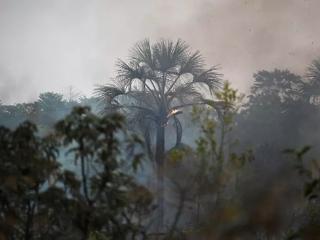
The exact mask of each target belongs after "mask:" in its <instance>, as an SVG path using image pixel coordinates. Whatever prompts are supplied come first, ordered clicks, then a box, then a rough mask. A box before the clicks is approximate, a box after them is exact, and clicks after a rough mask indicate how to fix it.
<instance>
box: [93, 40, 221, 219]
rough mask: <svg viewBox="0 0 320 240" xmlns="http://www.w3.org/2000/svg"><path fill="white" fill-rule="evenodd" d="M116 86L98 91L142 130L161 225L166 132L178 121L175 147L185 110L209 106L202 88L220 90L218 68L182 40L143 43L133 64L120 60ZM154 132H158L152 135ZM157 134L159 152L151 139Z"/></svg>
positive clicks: (134, 54)
mask: <svg viewBox="0 0 320 240" xmlns="http://www.w3.org/2000/svg"><path fill="white" fill-rule="evenodd" d="M117 67H118V71H117V76H116V78H115V79H114V81H113V84H107V85H104V86H100V87H98V88H97V95H98V96H99V98H100V99H101V100H103V101H104V102H105V103H107V109H108V110H110V109H122V110H123V111H125V112H126V114H127V116H128V117H129V118H131V121H132V123H133V124H135V126H140V127H141V128H142V131H143V134H144V137H145V139H146V143H147V147H148V152H149V155H150V157H151V158H152V159H153V160H154V161H155V166H156V170H157V179H158V193H159V199H158V200H159V203H158V204H159V208H160V222H163V215H164V212H163V211H164V209H163V208H164V206H163V191H164V190H163V173H162V171H163V166H164V154H165V139H166V138H165V128H166V126H167V124H168V121H169V120H171V119H172V120H173V121H174V126H175V131H176V145H178V144H179V143H180V142H181V137H182V126H181V123H180V121H179V118H178V117H177V114H179V113H181V112H182V111H181V109H182V108H185V107H188V106H192V105H195V104H203V103H205V101H204V99H203V94H202V92H201V91H200V90H199V87H205V88H206V89H208V90H209V91H210V92H211V93H212V92H213V91H214V90H216V89H218V88H219V86H220V74H218V73H217V71H216V67H211V68H208V69H207V68H205V67H204V61H203V58H202V56H201V54H200V53H199V51H195V52H192V51H191V50H190V47H189V46H188V45H187V44H186V43H185V42H183V41H181V40H177V41H176V42H173V41H170V40H160V41H158V42H156V43H154V44H151V43H150V41H149V40H144V41H141V42H139V43H138V44H136V45H135V47H134V48H133V49H132V51H131V55H130V57H129V61H128V62H125V61H123V60H119V61H118V64H117ZM153 130H155V131H154V132H153ZM153 134H154V135H155V137H154V138H155V149H153V148H152V142H153V141H152V136H153Z"/></svg>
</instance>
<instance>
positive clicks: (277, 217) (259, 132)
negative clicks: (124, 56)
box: [0, 40, 320, 240]
mask: <svg viewBox="0 0 320 240" xmlns="http://www.w3.org/2000/svg"><path fill="white" fill-rule="evenodd" d="M117 67H118V70H119V71H118V75H117V78H116V79H115V80H114V81H115V82H114V85H105V86H101V87H99V88H98V90H97V91H98V93H99V95H98V97H97V98H81V99H71V98H70V99H67V100H66V99H65V98H64V97H63V96H62V95H60V94H58V93H52V92H48V93H43V94H41V95H40V96H39V99H38V100H37V101H35V102H33V103H23V104H16V105H0V125H2V126H1V127H0V239H25V240H27V239H28V240H33V239H86V240H98V239H102V240H106V239H168V240H169V239H181V240H183V239H214V240H215V239H218V240H225V239H227V240H228V239H232V240H233V239H234V240H235V239H246V240H247V239H248V240H250V239H261V240H267V239H270V240H271V239H287V240H289V239H291V240H292V239H319V237H318V236H320V230H319V229H320V204H319V196H320V178H319V175H320V162H319V160H317V159H319V157H318V155H319V153H320V152H319V150H318V148H317V147H318V146H319V142H320V137H319V136H320V134H319V133H320V128H319V121H318V119H319V116H320V108H319V97H320V60H315V61H313V62H312V63H311V65H310V66H309V67H307V70H306V74H305V76H299V75H297V74H294V73H292V72H290V71H288V70H280V69H275V70H273V71H266V70H261V71H258V72H257V73H255V74H254V75H253V85H252V87H251V89H250V92H249V94H248V96H247V97H246V96H245V95H241V94H239V93H238V92H237V91H236V90H234V89H232V88H231V86H230V83H228V82H225V83H224V84H221V83H222V81H221V80H220V78H221V76H220V75H219V74H217V73H216V69H215V68H209V69H206V68H205V67H204V64H203V61H202V58H201V55H200V54H199V52H191V51H190V49H189V47H188V46H187V45H186V44H185V43H184V42H182V41H177V42H171V41H164V40H163V41H159V42H157V43H155V44H151V43H150V42H149V41H143V42H141V43H139V44H137V45H136V46H135V48H134V49H133V51H132V55H131V57H130V59H129V61H128V63H126V62H124V61H120V62H119V64H118V66H117ZM199 85H202V86H206V87H207V88H206V89H207V90H210V91H211V93H210V91H209V92H208V93H205V90H201V89H200V88H198V87H197V86H199ZM79 105H89V106H91V109H92V110H90V108H89V107H80V106H79ZM26 120H27V121H26ZM182 130H183V131H182ZM141 139H143V141H142V140H141ZM172 139H174V140H172ZM159 180H160V183H161V184H160V185H159ZM155 182H158V184H154V183H155ZM159 186H160V187H159ZM159 196H160V200H159ZM164 209H165V210H166V211H164ZM159 212H160V215H159ZM159 226H160V227H159Z"/></svg>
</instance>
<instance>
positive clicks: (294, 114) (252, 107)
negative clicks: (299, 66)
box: [236, 69, 306, 159]
mask: <svg viewBox="0 0 320 240" xmlns="http://www.w3.org/2000/svg"><path fill="white" fill-rule="evenodd" d="M303 86H304V82H303V79H302V77H301V76H298V75H296V74H293V73H291V72H289V71H288V70H278V69H275V70H274V71H265V70H263V71H259V72H258V73H256V74H254V83H253V86H252V87H251V90H250V94H249V96H248V102H247V103H246V104H245V105H244V106H243V108H242V110H241V113H240V114H239V115H238V116H237V122H238V127H237V132H236V133H237V134H239V138H240V139H241V140H242V143H243V144H249V145H250V146H251V147H253V148H254V149H255V150H257V151H258V149H261V153H262V152H263V151H264V150H263V149H266V151H267V152H268V154H269V157H270V158H272V159H274V158H277V157H275V156H273V157H272V152H274V153H275V154H277V156H279V154H280V152H281V149H283V148H286V147H287V146H291V145H294V144H297V143H298V141H299V139H300V128H301V126H302V125H303V124H304V121H305V111H306V109H305V101H304V97H303V89H302V88H303Z"/></svg>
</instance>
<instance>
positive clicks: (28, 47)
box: [0, 0, 320, 103]
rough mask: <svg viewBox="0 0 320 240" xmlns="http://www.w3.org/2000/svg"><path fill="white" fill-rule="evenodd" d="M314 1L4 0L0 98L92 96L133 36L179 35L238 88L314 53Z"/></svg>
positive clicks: (299, 65) (318, 50)
mask: <svg viewBox="0 0 320 240" xmlns="http://www.w3.org/2000/svg"><path fill="white" fill-rule="evenodd" d="M319 9H320V1H318V0H304V1H303V0H211V1H209V0H202V1H200V0H152V1H150V0H137V1H132V0H119V1H113V0H92V1H87V0H55V1H53V0H0V99H1V101H2V102H4V103H15V102H21V101H30V100H34V99H36V98H37V96H38V94H39V93H40V92H43V91H57V92H66V91H67V89H68V87H69V86H73V87H74V88H75V89H76V90H77V91H79V92H81V93H82V94H86V95H90V94H92V91H93V88H94V86H95V84H102V83H105V82H107V81H108V80H109V79H110V77H112V76H113V74H114V63H115V61H116V60H117V58H125V57H126V56H127V54H128V50H129V49H130V48H131V47H132V46H133V45H134V44H135V43H136V42H137V41H139V40H141V39H144V38H150V39H151V40H157V39H158V38H170V39H176V38H182V39H183V40H185V41H186V42H188V43H189V44H190V45H191V46H192V48H193V49H198V50H200V51H201V52H202V53H203V55H204V57H205V59H206V62H207V63H208V64H209V65H217V64H218V65H220V66H221V67H220V68H221V69H220V71H221V72H222V73H223V74H224V76H225V79H228V80H230V81H231V82H232V83H233V85H234V86H235V87H237V88H239V89H240V90H241V91H245V90H246V89H247V88H248V87H249V86H250V83H251V81H252V74H253V73H254V72H255V71H257V70H260V69H273V68H275V67H277V68H288V69H289V70H291V71H293V72H296V73H299V74H303V73H304V70H305V68H306V66H307V65H308V64H309V63H310V62H311V61H312V59H314V58H317V57H319V56H320V42H319V38H320V28H319V27H318V23H319V22H320V15H319V14H318V11H319Z"/></svg>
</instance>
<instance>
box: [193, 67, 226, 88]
mask: <svg viewBox="0 0 320 240" xmlns="http://www.w3.org/2000/svg"><path fill="white" fill-rule="evenodd" d="M193 83H200V84H202V85H203V84H204V85H206V86H207V87H208V88H209V90H210V92H211V93H212V92H213V91H215V90H217V89H219V88H220V87H221V74H219V73H217V68H216V67H212V68H210V69H208V70H204V71H203V72H201V73H199V74H198V75H194V76H193Z"/></svg>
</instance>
